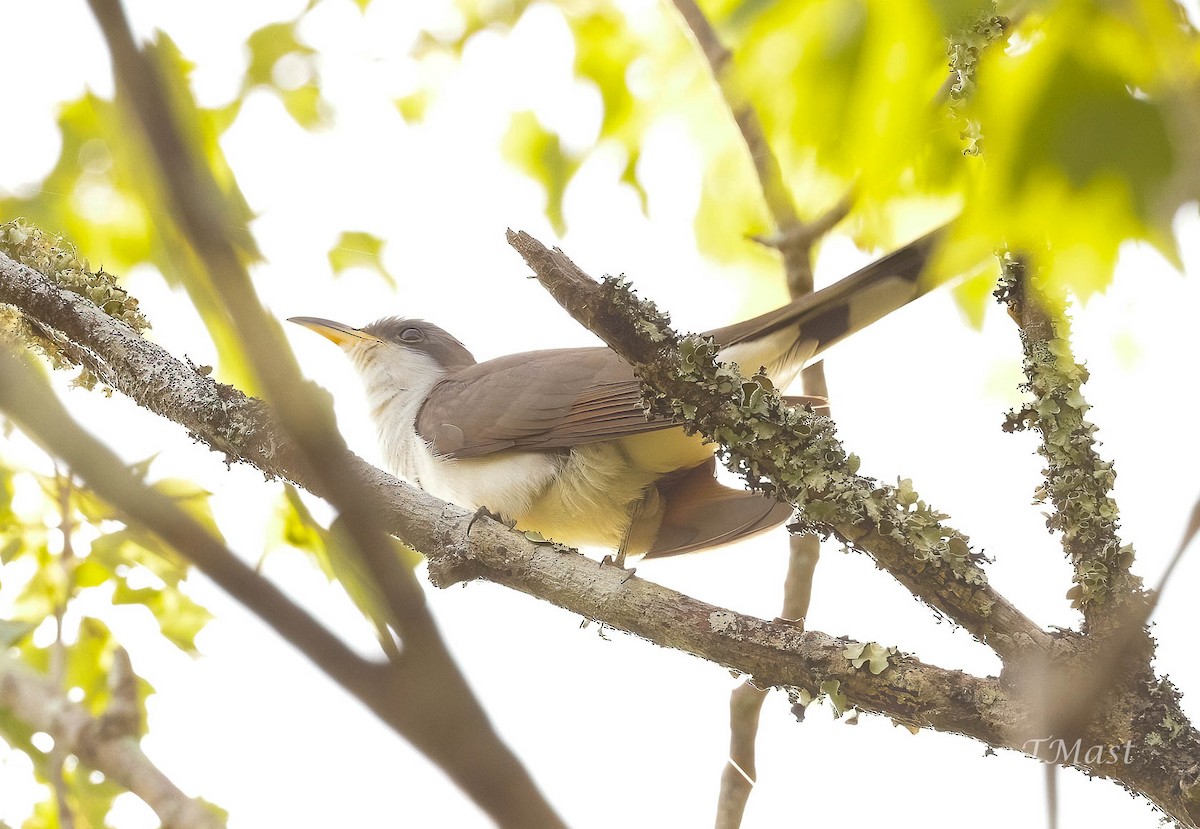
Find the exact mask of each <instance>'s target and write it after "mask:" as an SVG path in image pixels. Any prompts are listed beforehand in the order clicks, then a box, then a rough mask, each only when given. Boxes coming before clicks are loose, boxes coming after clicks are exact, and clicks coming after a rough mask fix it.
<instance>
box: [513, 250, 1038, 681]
mask: <svg viewBox="0 0 1200 829" xmlns="http://www.w3.org/2000/svg"><path fill="white" fill-rule="evenodd" d="M508 238H509V243H510V244H511V245H513V247H514V248H516V249H517V251H518V252H520V253H521V255H522V256H524V257H525V261H526V262H527V263H528V264H529V265H530V267H532V268H533V270H534V272H535V273H536V274H537V277H538V280H539V281H540V282H541V283H542V285H543V287H545V288H546V290H547V291H549V292H550V294H551V295H552V296H553V297H554V298H555V299H556V300H558V302H559V303H560V304H561V305H562V306H563V307H564V308H565V309H566V310H567V312H568V313H570V314H571V315H572V316H573V317H575V318H576V319H577V320H578V321H579V322H580V323H582V324H583V325H584V326H585V327H587V328H588V329H589V330H591V331H592V332H593V333H595V334H596V335H598V336H599V337H600V338H601V339H603V340H604V341H605V342H606V343H608V344H609V346H610V347H612V348H613V350H615V351H616V352H617V353H618V354H620V355H621V356H622V357H624V358H625V359H626V360H628V361H629V362H630V363H631V364H632V365H633V366H634V367H635V368H636V369H637V371H638V373H639V375H640V376H641V378H642V381H643V383H645V384H646V385H647V386H648V387H650V388H652V389H653V390H654V391H655V392H657V394H658V396H659V400H657V401H656V403H655V405H656V406H657V407H658V408H660V409H661V411H662V413H663V414H665V415H666V416H670V417H675V418H676V419H677V420H679V421H680V422H683V423H684V424H685V425H686V426H688V427H689V428H692V429H695V430H696V431H699V432H701V433H703V434H704V435H705V437H707V438H709V439H710V440H715V441H717V442H719V443H721V445H722V446H723V447H724V448H725V451H726V452H727V453H729V455H730V456H731V458H732V460H733V463H732V466H733V467H736V468H735V471H739V472H741V473H742V474H743V475H744V476H746V477H747V479H748V480H749V481H750V483H751V484H753V485H758V486H759V487H760V488H761V489H763V490H764V491H766V492H768V493H769V494H772V495H775V496H776V497H781V498H783V499H785V500H787V501H789V502H791V503H793V504H796V505H797V506H798V507H800V508H801V510H802V514H805V516H806V517H805V518H804V522H807V525H805V523H803V522H802V524H801V526H802V528H803V529H817V530H820V531H823V532H826V533H833V534H834V535H836V536H837V537H838V538H840V539H841V540H843V541H844V542H845V543H846V544H847V545H848V546H851V547H855V548H858V549H861V550H865V551H867V552H868V553H870V554H871V555H872V557H873V558H874V559H875V561H876V562H877V563H878V564H879V566H881V567H883V568H884V569H885V570H887V571H888V572H889V573H891V574H892V575H893V576H895V577H896V579H898V580H899V581H900V582H901V583H902V584H904V586H905V587H907V588H908V589H909V590H910V591H911V592H912V593H913V595H915V596H918V597H919V598H921V599H922V600H924V601H926V602H928V603H929V604H930V605H931V606H933V607H934V608H935V609H937V610H939V611H941V612H942V613H945V614H946V615H947V616H949V617H950V618H951V619H953V620H954V621H956V622H957V623H958V624H960V625H962V626H963V627H964V628H966V629H967V630H968V631H970V632H971V633H972V634H973V635H974V636H976V637H977V638H978V639H980V640H981V641H983V642H984V643H986V644H987V645H989V646H990V647H992V648H993V649H994V650H995V651H996V652H997V653H999V654H1000V656H1001V657H1002V658H1007V657H1009V656H1013V655H1016V653H1017V652H1018V651H1019V650H1020V649H1022V648H1023V647H1024V646H1025V645H1027V644H1030V643H1032V644H1035V645H1038V646H1039V647H1042V648H1045V647H1048V646H1049V644H1050V637H1049V636H1048V635H1047V634H1046V633H1045V632H1044V631H1042V630H1041V628H1039V627H1038V626H1037V625H1035V624H1034V623H1033V622H1032V621H1031V620H1030V619H1029V618H1028V617H1026V616H1025V615H1024V614H1023V613H1021V611H1019V610H1018V609H1017V608H1016V607H1015V606H1013V604H1012V603H1011V602H1009V601H1008V600H1007V599H1006V598H1004V597H1003V596H1001V595H1000V594H999V593H997V592H996V591H995V590H994V589H992V588H991V587H990V586H989V585H988V584H987V578H986V576H985V575H984V574H983V571H982V570H981V569H979V567H978V565H977V564H976V563H975V561H974V559H973V558H972V556H971V554H970V550H969V548H968V547H967V543H966V537H965V536H963V535H962V534H961V533H959V532H958V531H956V530H953V529H951V528H949V527H946V526H944V525H943V524H942V523H941V520H940V519H941V517H942V516H941V515H940V514H939V513H936V512H935V511H933V510H931V509H929V508H928V507H927V506H925V505H924V503H923V502H921V501H919V499H918V498H917V496H916V493H914V492H912V491H911V487H901V488H899V489H896V488H893V487H888V486H881V485H880V484H879V483H878V482H876V481H874V480H872V479H869V478H864V477H861V476H859V475H858V474H857V466H858V462H857V459H856V458H854V457H852V456H851V455H849V454H848V453H847V452H846V450H845V449H844V448H843V447H842V445H841V444H840V443H839V442H838V441H837V440H836V438H835V437H834V435H833V424H832V423H831V422H830V421H829V420H828V418H824V417H820V416H818V415H815V414H813V413H812V412H811V411H803V410H798V409H791V408H789V407H787V406H785V405H784V404H783V403H782V401H781V400H780V398H779V396H778V395H777V394H775V393H774V392H773V390H772V389H771V387H770V385H769V381H768V380H767V379H766V378H765V377H760V376H756V377H754V378H753V379H752V380H749V381H747V380H745V379H744V378H742V377H740V376H739V375H737V374H736V372H734V371H732V370H731V369H730V368H729V367H727V366H720V367H717V366H716V364H715V362H714V359H713V355H714V353H715V349H714V348H713V346H712V345H711V343H710V342H706V341H703V340H701V339H700V338H697V337H690V338H686V339H683V340H681V339H680V338H679V337H678V336H677V335H676V334H675V333H674V332H673V331H671V329H670V327H669V324H668V320H667V319H666V317H665V315H663V314H661V313H660V312H658V310H657V309H655V308H654V307H653V305H652V304H651V303H647V302H643V301H640V300H637V299H636V298H635V297H633V296H632V292H631V291H630V290H629V288H628V286H626V285H625V284H624V283H623V282H621V281H619V280H607V281H606V282H605V283H604V284H603V285H601V284H598V283H597V282H595V281H594V280H593V279H592V278H591V277H589V276H588V275H587V274H585V273H584V272H583V271H581V270H580V269H579V268H578V267H577V266H576V265H575V264H574V263H573V262H572V261H571V260H570V259H568V258H567V256H566V255H565V254H563V253H562V251H559V250H557V249H555V250H554V251H551V250H548V249H547V248H546V247H545V246H543V245H542V244H541V243H540V242H538V241H537V240H536V239H534V238H533V237H531V236H529V235H528V234H526V233H516V232H513V231H509V237H508ZM681 349H682V351H681ZM662 401H675V403H674V405H671V404H670V403H664V402H662ZM727 463H728V461H727ZM930 538H936V539H937V541H936V542H933V543H931V542H930V541H929V539H930Z"/></svg>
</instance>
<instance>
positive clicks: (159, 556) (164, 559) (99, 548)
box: [88, 529, 187, 586]
mask: <svg viewBox="0 0 1200 829" xmlns="http://www.w3.org/2000/svg"><path fill="white" fill-rule="evenodd" d="M88 560H89V561H93V562H95V563H96V564H97V565H98V566H103V567H104V568H106V569H107V570H109V571H110V572H112V573H116V574H120V573H122V572H124V571H126V570H128V569H129V568H130V567H134V566H141V567H145V568H146V569H147V570H149V571H150V572H151V573H153V574H154V575H155V576H157V577H158V578H159V579H160V580H162V581H163V582H164V583H165V584H167V585H171V586H174V585H177V584H179V582H180V581H182V580H183V578H184V577H185V576H186V575H187V562H186V561H184V560H183V559H182V558H181V557H180V556H179V555H178V554H177V553H176V552H175V551H174V550H171V549H170V548H168V547H166V546H164V545H163V544H162V543H161V542H159V541H158V540H157V539H156V538H155V537H153V536H149V535H146V534H144V533H138V532H136V531H134V530H130V529H123V530H116V531H114V532H110V533H105V534H104V535H102V536H100V537H99V538H97V539H96V540H95V541H93V542H92V547H91V551H90V552H89V553H88Z"/></svg>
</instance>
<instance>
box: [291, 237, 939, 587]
mask: <svg viewBox="0 0 1200 829" xmlns="http://www.w3.org/2000/svg"><path fill="white" fill-rule="evenodd" d="M938 236H939V233H938V232H937V231H935V232H934V233H931V234H928V235H926V236H924V237H921V238H919V239H917V240H916V241H914V242H911V243H909V244H908V245H905V246H904V247H901V248H899V249H897V250H896V251H894V252H893V253H891V254H889V255H887V256H884V257H883V258H881V259H878V260H876V261H874V262H872V263H871V264H869V265H867V266H866V267H864V268H862V269H861V270H859V271H857V272H856V273H854V274H852V275H850V276H848V277H846V278H844V279H842V280H840V281H838V282H836V283H834V284H833V285H830V286H829V287H827V288H824V289H822V290H820V291H817V292H815V293H811V294H807V295H805V296H802V297H800V298H798V299H796V300H794V301H792V302H790V303H788V304H787V305H784V306H782V307H780V308H777V309H775V310H774V311H769V312H767V313H765V314H762V315H761V316H757V317H754V318H753V319H749V320H745V321H743V322H739V323H735V324H733V325H728V326H725V327H723V328H717V329H714V330H712V331H709V332H707V336H710V337H712V338H713V339H714V340H715V342H716V344H717V346H718V347H719V352H718V356H719V358H720V359H722V360H724V361H732V362H736V363H737V364H738V365H739V366H740V367H742V368H744V369H747V370H750V371H753V370H755V369H760V368H761V369H765V371H766V373H767V375H768V376H769V377H771V379H772V382H773V384H774V385H775V386H776V387H777V388H785V387H786V386H787V384H788V383H789V382H791V381H792V380H793V379H795V377H796V376H797V375H798V374H799V372H800V370H801V369H802V368H803V367H804V365H806V364H807V363H808V362H810V361H812V359H813V358H814V357H816V356H817V355H819V354H821V353H822V352H823V351H824V350H825V349H827V348H828V347H829V346H831V345H833V344H834V343H837V342H840V341H841V340H843V339H845V338H846V337H847V336H849V335H851V334H853V333H854V332H856V331H858V330H861V329H862V328H864V327H866V326H867V325H869V324H871V323H873V322H875V321H876V320H878V319H880V318H881V317H883V316H885V315H887V314H889V313H891V312H892V311H894V310H896V309H898V308H900V307H902V306H904V305H906V304H907V303H908V302H910V301H911V300H913V299H915V298H916V297H918V296H920V295H921V294H923V293H925V292H926V291H927V290H928V289H929V288H930V287H931V286H930V285H927V284H924V283H923V282H922V280H920V276H921V274H922V271H923V270H924V269H925V265H926V264H927V262H928V260H929V258H930V256H931V254H932V251H933V250H934V248H935V246H936V243H937V240H938ZM289 322H293V323H296V324H298V325H301V326H304V327H306V328H308V329H311V330H313V331H315V332H317V333H319V334H321V335H322V336H324V337H326V338H327V339H329V340H331V341H332V342H334V343H335V344H337V345H338V346H340V347H341V349H342V351H343V352H345V354H346V355H347V356H348V357H349V358H350V362H351V364H352V365H353V367H354V368H355V370H356V371H357V373H358V375H359V377H360V378H361V380H362V383H363V387H364V390H365V393H366V397H367V401H368V405H369V411H370V416H371V419H372V421H373V422H374V424H375V428H376V431H377V433H378V439H379V445H380V449H381V451H382V456H383V459H384V462H385V465H386V466H387V467H388V468H389V469H390V471H392V472H393V473H395V474H397V475H399V476H400V477H402V478H405V479H406V480H408V481H409V482H410V483H412V484H415V485H416V486H418V487H420V488H421V489H423V490H425V491H426V492H428V493H430V494H431V495H434V496H436V497H438V498H441V499H442V500H445V501H450V502H453V503H455V504H458V505H459V506H462V507H465V508H467V509H473V510H477V511H481V512H484V511H486V512H489V513H491V514H493V515H494V516H498V517H500V518H501V519H502V520H504V521H506V522H507V523H508V524H509V525H510V526H513V527H515V528H516V529H517V530H523V531H526V532H529V531H532V532H535V533H537V534H539V535H540V536H541V537H542V538H544V539H545V540H548V541H554V542H558V543H561V544H565V545H568V546H570V547H601V548H606V549H608V550H613V551H615V552H616V557H615V559H613V558H612V557H611V556H608V557H606V558H605V561H612V562H613V563H616V564H618V565H619V566H622V567H623V566H624V563H625V560H626V557H629V556H644V557H645V558H647V559H650V558H661V557H665V556H673V555H679V554H682V553H690V552H695V551H699V550H704V549H709V548H713V547H718V546H723V545H726V544H729V543H732V542H734V541H738V540H741V539H744V538H748V537H749V536H752V535H755V534H757V533H760V532H763V531H765V530H768V529H771V528H773V527H775V526H778V525H779V524H781V523H783V522H784V521H786V520H787V519H788V518H789V517H790V516H791V515H792V508H791V506H789V505H787V504H785V503H781V502H778V501H776V500H774V499H772V498H770V497H768V496H765V495H762V494H759V493H755V492H750V491H747V490H744V489H736V488H732V487H727V486H725V485H723V484H721V483H719V482H718V481H717V479H716V458H715V455H714V451H715V449H716V448H717V447H716V444H712V443H708V442H706V441H705V440H704V439H703V437H702V436H700V435H697V434H692V435H688V434H686V433H685V431H684V429H683V427H682V426H680V425H679V424H677V423H674V422H672V421H670V420H666V419H662V418H654V417H647V415H646V413H645V411H644V410H643V408H642V406H641V384H640V381H639V380H638V379H637V377H636V376H635V374H634V370H633V368H632V367H631V366H630V365H629V364H628V363H626V362H625V361H624V360H623V359H622V358H621V357H619V356H618V355H617V354H616V353H615V352H614V351H612V350H611V349H609V348H607V347H604V346H598V347H583V348H558V349H547V350H540V351H528V352H522V353H518V354H509V355H507V356H503V357H497V358H495V359H492V360H487V361H485V362H478V361H477V360H476V359H475V357H474V356H473V355H472V354H471V352H470V351H468V350H467V348H466V346H464V345H463V344H462V342H460V341H459V340H458V339H457V338H456V337H454V336H453V335H451V334H450V333H449V332H447V331H446V330H444V329H442V328H440V327H438V326H437V325H434V324H433V323H430V322H426V321H424V320H421V319H408V318H404V317H396V316H392V317H385V318H383V319H380V320H377V321H375V322H372V323H370V324H367V325H364V326H363V327H361V328H355V327H353V326H350V325H346V324H344V323H340V322H335V321H333V320H328V319H324V318H320V317H290V318H289ZM806 402H812V401H811V400H808V401H806Z"/></svg>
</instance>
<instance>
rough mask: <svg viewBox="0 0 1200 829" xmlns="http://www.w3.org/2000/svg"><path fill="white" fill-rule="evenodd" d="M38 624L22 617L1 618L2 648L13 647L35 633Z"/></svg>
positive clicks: (0, 643) (0, 648) (0, 635)
mask: <svg viewBox="0 0 1200 829" xmlns="http://www.w3.org/2000/svg"><path fill="white" fill-rule="evenodd" d="M36 627H37V625H36V624H35V623H33V622H28V621H23V620H21V619H0V650H4V649H7V648H11V647H12V646H13V645H15V644H17V642H19V641H21V640H22V639H24V638H25V637H26V636H28V635H29V634H30V633H33V631H34V629H35V628H36Z"/></svg>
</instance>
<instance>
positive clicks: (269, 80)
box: [242, 20, 332, 130]
mask: <svg viewBox="0 0 1200 829" xmlns="http://www.w3.org/2000/svg"><path fill="white" fill-rule="evenodd" d="M298 23H299V20H292V21H288V22H283V23H269V24H267V25H266V26H263V27H262V28H260V29H258V30H256V31H254V32H253V33H251V35H250V37H248V38H247V39H246V47H247V49H248V50H249V52H250V65H249V66H248V67H247V68H246V76H245V78H244V79H243V81H242V95H243V96H244V95H245V94H246V93H247V92H249V91H250V90H252V89H258V88H262V87H265V88H267V89H269V90H271V91H273V92H274V93H275V94H277V95H278V96H279V99H280V100H281V101H282V102H283V106H284V109H286V110H287V112H288V114H289V115H291V116H292V118H293V119H295V121H296V123H297V124H299V125H300V126H302V127H304V129H306V130H314V129H319V128H322V127H326V126H328V125H329V122H330V113H331V112H332V107H331V106H330V104H329V102H328V101H326V100H325V98H323V97H322V95H321V89H320V85H319V75H318V72H317V61H316V55H317V53H316V50H315V49H313V48H312V47H311V46H309V45H308V44H307V43H304V42H302V41H301V40H300V38H299V37H298V36H297V34H296V26H297V24H298Z"/></svg>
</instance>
